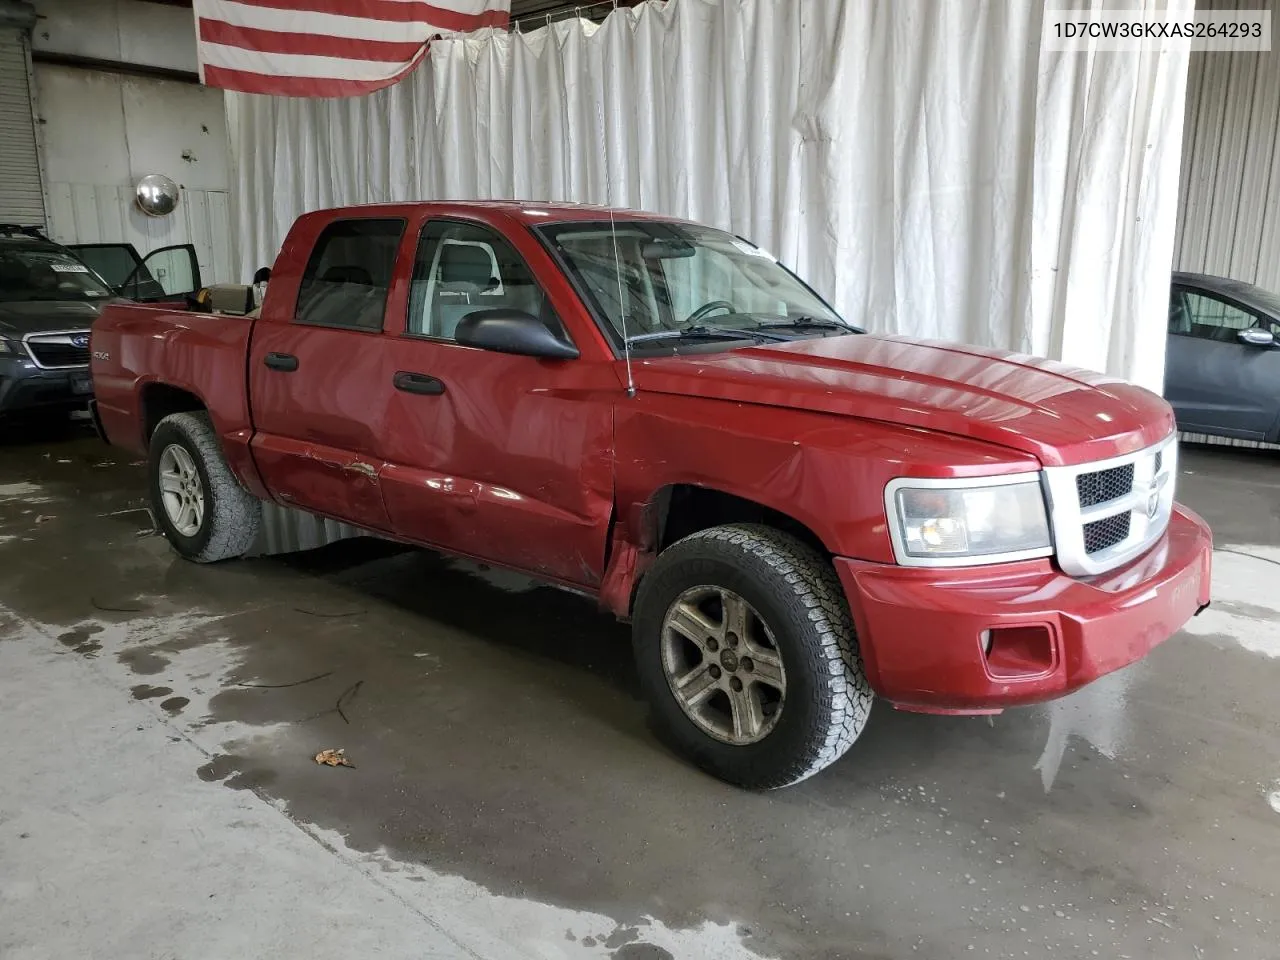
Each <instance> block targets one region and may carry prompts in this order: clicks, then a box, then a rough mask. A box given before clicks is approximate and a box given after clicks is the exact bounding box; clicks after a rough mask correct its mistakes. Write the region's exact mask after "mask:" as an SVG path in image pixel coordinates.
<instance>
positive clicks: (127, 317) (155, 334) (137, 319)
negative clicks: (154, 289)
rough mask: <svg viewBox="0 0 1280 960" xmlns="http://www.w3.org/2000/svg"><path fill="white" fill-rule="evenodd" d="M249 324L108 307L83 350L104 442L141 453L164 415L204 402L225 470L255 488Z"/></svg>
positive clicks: (153, 308)
mask: <svg viewBox="0 0 1280 960" xmlns="http://www.w3.org/2000/svg"><path fill="white" fill-rule="evenodd" d="M254 323H255V321H254V320H252V319H250V318H248V317H242V316H235V315H231V314H220V313H194V312H190V311H186V310H173V309H166V308H164V307H158V306H146V305H141V304H135V303H115V304H111V305H109V306H108V307H107V308H106V309H105V310H104V311H103V312H102V316H100V317H99V318H98V320H97V322H95V323H94V325H93V333H92V339H91V341H90V345H89V349H90V353H91V361H90V370H91V371H92V373H93V383H94V397H95V401H96V405H97V415H98V420H99V423H100V425H101V429H102V430H103V432H104V434H105V435H106V439H107V440H108V441H109V442H110V443H113V444H116V445H118V446H121V447H125V448H127V449H130V450H133V451H135V452H137V453H140V454H145V453H146V452H147V446H148V438H149V437H150V434H151V430H152V428H153V427H154V426H155V424H156V423H157V422H158V421H159V420H160V419H161V418H162V417H164V416H166V415H167V414H169V413H174V412H177V411H179V410H183V409H197V408H198V407H200V406H201V405H202V404H201V403H200V402H198V401H196V398H200V400H201V401H203V405H206V406H207V407H208V411H209V416H210V418H211V419H212V420H213V425H214V428H215V429H216V430H217V431H218V434H219V436H220V437H222V440H223V442H224V444H225V445H226V451H227V456H228V460H229V461H231V465H232V468H233V469H234V470H235V471H236V473H237V474H238V475H239V476H240V477H241V479H242V481H244V482H245V484H246V486H249V487H250V488H254V487H260V483H258V482H257V472H256V470H255V469H254V468H253V466H252V460H251V458H250V457H249V454H248V444H249V440H250V439H251V437H252V435H253V422H252V419H251V418H250V415H249V408H248V391H247V389H246V383H245V362H246V358H247V356H248V352H249V340H250V337H251V335H252V333H253V325H254Z"/></svg>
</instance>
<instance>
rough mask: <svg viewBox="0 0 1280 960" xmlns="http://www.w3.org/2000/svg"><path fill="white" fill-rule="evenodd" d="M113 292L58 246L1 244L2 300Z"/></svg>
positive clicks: (88, 297)
mask: <svg viewBox="0 0 1280 960" xmlns="http://www.w3.org/2000/svg"><path fill="white" fill-rule="evenodd" d="M111 295H112V294H111V291H110V290H109V289H107V286H106V285H105V284H104V283H103V282H102V281H101V280H100V279H98V277H97V276H96V275H95V274H94V272H93V271H92V270H90V269H89V268H88V267H86V266H85V265H84V264H83V263H81V262H80V261H79V260H77V259H76V258H75V257H73V256H72V255H71V254H69V253H67V252H65V251H63V250H60V249H58V248H57V247H54V246H46V245H44V244H35V243H32V244H30V245H28V244H26V243H23V244H17V243H6V244H0V301H7V302H11V303H12V302H14V301H21V300H102V299H105V298H107V297H110V296H111Z"/></svg>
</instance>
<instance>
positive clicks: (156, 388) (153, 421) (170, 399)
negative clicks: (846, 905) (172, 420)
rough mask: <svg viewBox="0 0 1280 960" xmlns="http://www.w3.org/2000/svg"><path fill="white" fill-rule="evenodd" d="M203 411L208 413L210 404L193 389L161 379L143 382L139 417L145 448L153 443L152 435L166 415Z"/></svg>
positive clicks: (139, 394)
mask: <svg viewBox="0 0 1280 960" xmlns="http://www.w3.org/2000/svg"><path fill="white" fill-rule="evenodd" d="M201 412H203V413H208V412H209V405H208V404H206V403H205V402H204V400H203V399H201V398H200V397H199V396H198V395H197V394H195V393H194V392H193V391H191V390H188V389H186V388H184V387H177V386H174V385H173V384H171V383H163V382H160V381H151V382H149V383H145V384H143V385H142V388H141V389H140V390H139V393H138V414H139V417H138V419H139V423H140V426H141V428H142V443H143V446H144V448H145V447H146V446H147V445H148V444H150V443H151V435H152V434H153V433H155V432H156V427H157V426H159V424H160V421H161V420H163V419H164V418H165V417H167V416H169V415H170V414H174V413H201Z"/></svg>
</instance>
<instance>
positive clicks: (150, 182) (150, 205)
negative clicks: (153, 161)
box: [137, 173, 178, 217]
mask: <svg viewBox="0 0 1280 960" xmlns="http://www.w3.org/2000/svg"><path fill="white" fill-rule="evenodd" d="M137 198H138V209H139V210H141V211H142V212H143V213H145V214H147V216H150V217H163V216H165V215H166V214H170V213H173V211H174V208H175V207H177V206H178V185H177V184H176V183H174V182H173V180H171V179H170V178H169V177H166V176H165V175H164V174H163V173H151V174H148V175H147V176H145V177H143V178H142V179H141V180H139V181H138V190H137Z"/></svg>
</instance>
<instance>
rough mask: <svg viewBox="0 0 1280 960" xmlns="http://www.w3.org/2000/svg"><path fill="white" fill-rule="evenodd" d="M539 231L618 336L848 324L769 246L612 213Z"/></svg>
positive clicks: (742, 337) (784, 335)
mask: <svg viewBox="0 0 1280 960" xmlns="http://www.w3.org/2000/svg"><path fill="white" fill-rule="evenodd" d="M539 232H540V233H541V234H542V236H543V237H545V238H546V240H547V241H548V242H549V243H550V244H551V245H552V247H554V248H555V250H556V251H557V252H558V253H559V254H560V257H561V258H562V260H563V262H564V263H565V265H566V266H567V268H568V270H569V272H570V273H571V274H572V276H573V279H574V280H576V281H577V284H578V287H579V289H580V290H581V291H582V292H583V293H584V294H585V295H586V297H587V299H588V300H589V301H590V302H591V304H592V306H593V307H594V308H595V311H596V313H597V314H598V315H599V316H601V317H602V318H604V320H606V321H607V322H608V324H609V326H610V327H612V331H611V332H612V333H613V335H614V339H615V341H616V342H619V343H621V342H623V341H624V340H625V341H627V342H629V343H630V344H631V345H632V346H633V347H639V346H645V347H648V346H658V345H662V344H668V343H671V342H673V341H677V340H681V339H687V340H690V341H693V340H697V341H699V342H703V343H716V342H719V343H721V344H722V345H723V346H724V347H732V346H742V345H744V344H749V343H751V342H759V341H763V340H782V339H787V340H790V339H796V338H798V337H806V336H829V335H832V334H833V333H854V332H857V331H855V330H854V328H852V327H850V326H849V325H848V324H846V323H845V322H844V321H843V320H841V319H840V317H839V316H838V315H837V314H836V312H835V311H834V310H832V309H831V308H830V307H829V306H827V305H826V304H825V303H823V301H822V298H820V297H819V296H818V295H817V294H816V293H814V292H813V291H812V290H810V289H809V288H808V287H807V286H805V284H804V283H803V282H801V281H800V279H799V278H797V277H796V275H795V274H793V273H792V272H791V271H790V270H788V269H787V268H786V267H784V266H782V265H781V264H780V263H778V261H777V260H776V259H774V258H773V257H772V256H771V255H770V254H768V253H766V252H765V251H764V250H761V249H760V248H759V247H756V246H754V245H753V244H750V243H748V242H746V241H745V240H741V239H739V238H738V237H735V236H732V235H731V234H728V233H724V232H723V231H720V230H714V229H711V228H710V227H701V226H696V225H693V224H685V223H674V222H664V221H661V220H623V219H620V220H618V221H617V223H616V225H615V224H611V223H610V222H609V221H608V220H603V221H584V222H574V223H561V224H552V225H548V226H545V227H540V228H539ZM735 341H737V342H735Z"/></svg>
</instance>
